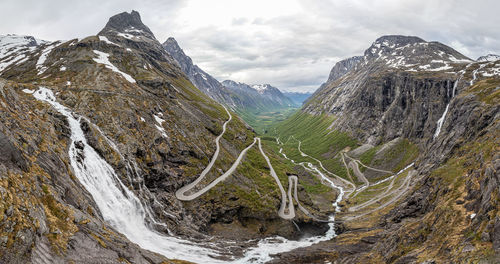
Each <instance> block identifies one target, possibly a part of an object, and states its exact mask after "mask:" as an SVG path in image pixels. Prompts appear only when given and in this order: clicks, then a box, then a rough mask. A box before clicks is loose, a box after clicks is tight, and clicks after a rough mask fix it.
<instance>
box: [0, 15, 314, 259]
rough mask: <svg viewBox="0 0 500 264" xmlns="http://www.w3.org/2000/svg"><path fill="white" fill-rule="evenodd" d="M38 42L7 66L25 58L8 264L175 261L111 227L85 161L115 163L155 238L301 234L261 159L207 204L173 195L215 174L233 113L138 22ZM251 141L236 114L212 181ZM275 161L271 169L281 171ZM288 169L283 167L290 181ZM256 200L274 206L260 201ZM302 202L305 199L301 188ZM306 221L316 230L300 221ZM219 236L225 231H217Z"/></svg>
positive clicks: (9, 162)
mask: <svg viewBox="0 0 500 264" xmlns="http://www.w3.org/2000/svg"><path fill="white" fill-rule="evenodd" d="M25 40H26V41H25ZM35 42H36V45H35V43H34V42H33V41H32V38H24V37H23V43H24V44H20V45H17V44H16V49H15V50H14V49H11V48H10V46H9V47H8V52H11V53H9V56H14V55H13V54H14V53H15V54H16V55H19V56H21V55H24V56H25V57H26V59H23V60H18V61H16V63H14V64H10V65H9V66H8V67H5V68H3V70H2V71H0V77H2V78H4V79H7V80H3V79H2V81H1V82H0V92H1V93H0V102H1V104H0V109H1V111H0V118H1V119H0V120H1V122H0V142H2V144H1V147H0V149H1V150H2V156H1V157H0V169H1V174H0V175H1V177H2V179H1V181H2V182H3V183H2V189H0V193H2V198H3V203H2V205H1V206H2V207H1V210H0V212H1V213H2V214H3V215H5V216H6V218H5V219H6V220H3V221H2V222H1V225H0V232H1V233H2V234H1V235H0V239H1V241H0V242H1V245H0V246H1V247H2V250H0V252H1V256H0V260H1V261H0V262H8V263H26V262H29V261H30V260H31V261H33V262H35V263H67V262H71V261H83V262H89V263H92V262H94V263H95V262H99V261H101V262H104V263H117V262H123V261H128V262H131V263H147V262H150V263H161V262H162V261H165V262H167V263H168V262H169V260H167V259H166V258H165V257H163V256H159V255H157V254H155V253H151V252H149V251H146V250H144V249H141V248H139V247H138V246H137V245H136V244H134V243H139V242H137V241H136V240H133V238H132V237H130V236H129V237H125V236H124V235H122V234H120V231H121V230H120V228H119V225H118V223H115V222H112V221H111V222H110V221H109V219H107V217H106V214H105V211H104V210H103V208H102V207H101V206H102V205H103V204H102V201H98V202H95V201H96V197H95V196H94V195H93V194H94V193H92V192H91V190H89V189H87V187H84V186H83V185H84V184H83V183H81V179H79V178H77V177H76V176H75V175H77V172H76V169H75V168H76V167H75V166H83V167H85V165H77V164H86V163H85V162H84V161H85V159H88V158H94V159H98V160H99V161H100V163H95V164H109V167H107V166H108V165H105V166H104V165H103V166H104V168H105V169H103V170H104V171H105V172H106V173H105V174H108V175H112V176H113V175H116V178H115V179H114V180H113V182H114V183H115V185H117V186H121V187H120V188H122V192H123V193H126V194H127V195H125V196H124V198H125V201H123V202H124V203H127V201H129V202H130V203H133V204H135V205H134V206H135V207H134V208H139V209H140V210H137V212H136V213H137V214H140V215H143V216H144V217H143V219H142V220H141V221H143V222H144V223H145V225H146V226H147V227H148V229H147V230H154V232H156V233H154V234H157V233H160V234H163V235H165V236H167V237H171V236H179V237H182V236H191V237H195V238H196V239H206V238H207V237H206V236H205V235H204V234H211V235H221V236H233V234H231V232H226V231H225V230H226V228H228V227H230V228H231V230H236V232H240V233H241V234H246V236H245V238H255V237H262V236H268V235H275V234H281V235H284V236H288V237H293V236H298V235H300V233H298V232H297V231H296V228H295V226H294V224H293V223H291V222H289V221H285V220H283V219H281V218H280V217H278V215H277V214H276V208H277V207H279V204H280V196H279V194H277V193H275V192H272V191H273V190H274V185H273V184H275V183H274V182H273V179H272V178H271V177H269V176H268V174H269V169H268V168H267V167H266V166H267V165H265V164H264V162H265V161H263V158H262V157H260V156H258V155H257V154H256V152H254V151H257V150H255V149H253V150H251V151H249V153H248V155H249V157H251V158H244V161H245V162H249V163H247V164H246V165H245V166H246V167H245V168H246V169H239V170H237V171H235V172H234V173H233V174H232V177H230V178H229V179H227V180H226V181H224V182H222V183H220V184H218V185H217V186H216V187H214V188H213V189H212V190H211V191H210V192H208V193H207V194H205V195H204V196H202V197H200V199H197V200H194V201H191V202H181V201H179V200H178V199H177V198H176V197H175V191H176V190H177V189H179V188H180V187H181V186H184V185H185V184H187V183H190V182H192V181H193V180H194V179H195V178H197V176H198V175H199V173H200V172H201V171H202V170H203V169H204V168H205V166H206V165H207V164H208V163H209V160H210V158H211V157H212V156H213V155H214V152H215V146H214V145H215V144H214V141H215V138H216V137H217V136H218V135H219V134H220V133H221V131H222V125H223V123H224V122H225V121H226V120H227V119H228V118H229V116H228V114H227V112H226V110H225V109H224V108H223V107H222V106H221V105H220V104H219V103H217V102H215V101H213V100H212V99H210V98H209V97H207V96H206V95H204V94H203V93H202V92H201V91H200V90H198V89H197V88H196V87H194V86H193V84H192V83H191V82H190V81H189V79H188V77H187V76H186V75H185V74H184V73H183V71H182V70H181V69H180V68H179V67H178V64H177V62H176V61H175V60H174V59H173V58H172V57H171V56H170V55H169V54H168V53H167V52H166V51H165V49H164V48H163V46H162V45H161V44H160V43H159V42H158V41H157V40H156V39H155V37H154V35H153V34H152V33H151V31H150V30H149V29H148V28H147V27H146V26H145V25H143V24H142V22H141V21H140V16H139V14H138V13H137V12H132V13H122V14H118V15H116V16H114V17H112V18H111V19H110V21H109V22H108V24H107V25H106V27H105V28H104V29H103V30H102V31H101V32H100V33H99V34H98V35H97V36H89V37H86V38H84V39H81V40H78V39H74V40H70V41H67V42H38V41H36V40H35ZM3 47H4V46H2V47H0V48H3ZM18 47H19V48H18ZM0 50H2V54H4V53H3V52H4V50H3V49H0ZM12 52H14V53H12ZM40 89H43V90H40ZM45 89H46V90H47V91H50V92H51V93H53V95H47V93H46V92H43V91H46V90H45ZM44 94H45V95H44ZM35 95H36V96H39V97H40V96H42V95H44V96H46V97H47V98H48V99H47V100H46V101H43V100H40V99H39V98H36V97H35ZM49 99H50V100H49ZM55 103H57V104H60V105H61V107H64V109H66V110H64V111H67V113H66V114H67V115H64V114H62V112H61V110H60V109H59V110H58V109H57V108H55V106H54V104H55ZM70 117H71V118H70ZM70 119H71V120H73V119H75V120H78V121H77V122H78V124H79V125H78V126H79V129H78V130H80V129H81V131H82V133H83V134H84V137H85V140H78V141H74V137H73V134H72V131H74V127H72V126H71V124H70V123H71V122H70V121H71V120H70ZM73 121H74V120H73ZM253 140H254V133H253V131H252V129H251V128H249V127H248V126H247V125H246V124H245V123H244V122H243V121H241V120H240V119H239V118H238V117H237V116H235V115H234V113H233V118H232V120H231V122H230V123H229V124H228V125H227V131H226V133H225V134H224V136H223V137H222V138H221V140H220V145H221V150H220V155H219V159H218V160H217V161H216V162H215V165H214V168H213V169H212V170H211V171H210V172H209V173H208V174H207V176H206V179H205V181H204V182H203V183H204V184H206V183H208V182H210V181H212V180H214V179H215V178H216V177H218V176H219V175H220V174H222V172H224V171H227V170H228V169H229V167H230V166H231V164H232V163H233V162H234V161H235V160H236V157H237V156H238V155H239V153H240V152H241V151H242V150H243V149H244V148H246V147H247V146H248V145H250V143H252V142H253ZM73 141H74V142H73ZM85 141H86V142H85ZM90 149H91V150H92V151H91V152H87V154H89V153H97V155H95V156H91V155H85V154H84V153H86V152H85V151H90ZM265 149H266V147H265ZM71 151H74V152H76V153H80V154H78V155H76V156H72V155H71V153H72V152H71ZM266 151H267V152H268V153H269V156H270V159H271V160H272V161H273V163H274V164H279V163H280V162H281V158H280V157H278V156H277V155H274V154H272V152H271V151H269V150H268V149H266ZM3 153H5V155H3ZM82 153H83V154H82ZM252 155H253V156H252ZM73 162H74V163H73ZM290 168H291V167H290V166H288V165H283V166H280V171H279V173H280V177H281V178H282V179H283V180H284V181H286V177H287V176H286V175H287V174H286V173H287V172H288V173H292V172H291V169H290ZM88 169H90V168H88ZM101 169H102V168H101ZM111 171H114V172H113V173H111ZM256 175H257V176H256ZM104 176H105V175H104V174H102V177H104ZM266 176H267V177H266ZM113 177H115V176H113ZM119 183H120V184H119ZM112 185H113V184H111V185H110V188H111V186H112ZM28 186H29V187H28ZM101 188H102V186H101ZM126 189H128V190H129V191H130V192H126V191H125V190H126ZM2 190H3V191H2ZM258 193H266V194H267V193H268V195H266V196H265V197H262V198H259V199H257V198H256V197H257V195H258ZM301 195H304V196H306V197H307V195H308V194H307V193H306V192H305V191H304V190H301ZM22 197H25V198H26V199H25V198H22ZM133 197H137V199H138V201H139V202H137V200H134V199H135V198H133ZM107 206H108V207H106V208H113V207H119V206H120V205H117V204H113V205H110V204H107ZM308 207H310V208H311V210H316V211H320V209H318V208H317V206H315V205H313V204H311V205H308ZM30 208H33V209H30ZM130 214H132V213H130ZM108 216H109V215H108ZM107 220H108V221H107ZM298 221H299V222H304V223H306V222H309V221H310V219H309V218H308V217H307V216H300V218H299V220H298ZM141 223H142V222H141ZM129 224H130V225H133V226H134V227H135V226H138V224H137V223H129ZM221 225H223V226H224V227H225V228H217V227H220V226H221ZM242 230H243V231H242ZM200 232H202V233H204V234H202V233H200ZM139 233H140V232H139ZM238 238H239V239H241V238H243V236H239V237H238ZM128 239H130V240H132V241H133V242H134V243H131V242H130V241H129V240H128ZM193 239H194V238H193ZM196 239H195V240H196ZM156 244H161V243H156ZM149 245H150V248H151V246H153V247H154V246H155V245H154V244H153V245H151V244H149ZM175 245H179V247H182V244H179V243H175ZM141 246H142V244H141ZM166 252H167V253H169V252H172V253H175V249H171V250H167V251H166Z"/></svg>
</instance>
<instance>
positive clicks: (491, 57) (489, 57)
mask: <svg viewBox="0 0 500 264" xmlns="http://www.w3.org/2000/svg"><path fill="white" fill-rule="evenodd" d="M497 60H500V55H496V54H488V55H486V56H481V57H479V58H477V60H476V61H479V62H482V61H497Z"/></svg>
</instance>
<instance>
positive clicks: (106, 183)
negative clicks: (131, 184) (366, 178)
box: [33, 87, 344, 263]
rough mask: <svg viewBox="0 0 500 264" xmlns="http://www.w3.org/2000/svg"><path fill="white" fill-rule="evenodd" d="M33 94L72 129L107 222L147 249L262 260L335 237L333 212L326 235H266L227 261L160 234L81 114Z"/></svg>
mask: <svg viewBox="0 0 500 264" xmlns="http://www.w3.org/2000/svg"><path fill="white" fill-rule="evenodd" d="M33 96H34V97H35V98H36V99H38V100H40V101H44V102H47V103H49V104H50V105H52V106H53V107H54V108H55V109H56V110H57V111H58V112H59V113H61V114H63V115H64V116H66V117H67V119H68V122H69V126H70V129H71V145H70V148H69V158H70V162H71V166H72V167H73V170H74V173H75V175H76V177H77V178H78V180H79V181H80V183H81V184H82V185H83V186H84V187H85V189H86V190H87V191H88V192H89V193H90V194H91V195H92V198H93V199H94V201H95V202H96V204H97V206H98V207H99V210H100V212H101V214H102V216H103V218H104V220H105V221H107V222H108V223H109V224H110V225H111V226H113V227H114V228H115V229H116V230H117V231H119V232H120V233H122V234H124V235H125V236H126V237H127V238H128V239H129V240H130V241H132V242H134V243H137V244H138V245H139V246H140V247H142V248H144V249H148V250H151V251H154V252H157V253H160V254H162V255H164V256H165V257H167V258H172V259H183V260H187V261H191V262H195V263H264V262H267V261H269V260H271V259H272V257H271V255H272V254H277V253H282V252H287V251H291V250H294V249H296V248H300V247H307V246H311V245H313V244H316V243H319V242H321V241H326V240H330V239H332V238H334V237H335V236H336V234H335V229H334V223H333V221H334V217H333V216H332V217H331V218H330V219H329V220H330V223H329V224H328V225H329V230H328V231H327V232H326V234H325V235H323V236H314V237H309V238H304V239H300V240H298V241H293V240H287V239H285V238H283V237H279V236H276V237H270V238H265V239H262V240H260V241H259V242H258V244H257V246H255V247H251V248H249V249H247V250H246V251H245V253H244V256H243V257H242V258H239V259H233V260H230V261H223V260H219V259H216V258H214V257H217V256H220V254H219V252H217V251H216V250H214V249H209V248H206V247H204V245H203V244H201V243H195V242H191V241H188V240H183V239H179V238H175V237H172V236H167V235H163V234H160V233H158V232H156V231H154V230H153V229H152V228H150V226H149V225H148V223H147V221H146V218H147V215H146V210H145V208H144V207H143V205H142V204H141V202H140V200H139V199H138V198H137V196H136V195H135V194H134V193H133V192H132V191H130V190H129V189H128V188H126V187H125V185H124V184H123V183H122V182H121V180H120V179H119V177H118V176H117V174H116V172H115V171H114V169H113V168H112V167H111V166H110V165H109V164H108V163H107V162H106V161H105V160H104V159H102V158H101V157H100V156H99V155H98V154H97V152H96V151H95V150H94V149H93V148H92V147H91V146H90V145H89V144H88V143H87V140H86V138H85V135H84V133H83V131H82V129H81V127H80V119H81V117H80V116H78V115H76V114H74V113H72V112H71V110H70V109H69V108H67V107H65V106H63V105H61V104H59V103H58V102H57V101H56V98H55V96H54V94H53V93H52V91H51V90H49V89H47V88H43V87H40V88H39V89H38V90H37V91H35V92H34V93H33ZM316 170H317V168H316ZM320 175H321V173H320ZM325 180H327V181H328V182H329V183H330V184H332V186H334V187H335V188H338V189H339V190H340V195H339V196H338V197H337V200H336V201H335V203H334V205H336V204H337V203H338V202H339V201H340V200H341V199H342V196H343V194H344V192H343V189H342V188H341V187H337V186H335V185H334V184H333V182H331V181H330V180H329V179H328V178H326V177H325Z"/></svg>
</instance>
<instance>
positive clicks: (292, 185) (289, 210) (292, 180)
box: [175, 106, 328, 222]
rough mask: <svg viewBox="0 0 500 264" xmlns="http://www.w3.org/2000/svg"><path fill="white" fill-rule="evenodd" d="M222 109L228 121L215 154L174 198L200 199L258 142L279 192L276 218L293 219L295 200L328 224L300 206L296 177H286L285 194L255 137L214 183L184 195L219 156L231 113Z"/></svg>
mask: <svg viewBox="0 0 500 264" xmlns="http://www.w3.org/2000/svg"><path fill="white" fill-rule="evenodd" d="M223 107H224V106H223ZM224 109H225V110H226V112H227V114H228V115H229V119H228V120H227V121H226V122H224V125H223V126H222V133H221V134H220V135H219V136H217V137H216V138H215V145H216V150H215V153H214V155H213V157H212V159H211V160H210V163H209V164H208V165H207V167H205V169H204V170H203V171H202V172H201V173H200V176H198V178H196V180H194V181H193V182H191V183H190V184H187V185H185V186H183V187H181V188H180V189H179V190H177V191H176V192H175V196H176V197H177V199H179V200H181V201H192V200H194V199H196V198H198V197H200V196H201V195H203V194H204V193H206V192H208V191H209V190H210V189H212V188H213V187H214V186H216V185H217V184H218V183H219V182H221V181H224V180H225V179H226V178H227V177H229V176H230V175H231V174H232V173H233V172H234V171H235V170H236V168H237V167H238V165H239V164H240V163H241V160H242V159H243V157H244V156H245V155H246V153H247V151H248V150H249V149H250V148H252V147H253V146H254V145H255V143H257V142H258V146H259V150H260V153H261V154H262V156H263V157H264V159H265V160H266V162H267V165H268V166H269V170H270V174H271V176H272V177H273V178H274V179H275V181H276V184H277V185H278V188H279V190H280V192H281V204H280V208H279V210H278V216H279V217H281V218H283V219H286V220H290V219H293V218H295V206H294V203H293V200H294V199H295V202H296V203H297V207H298V208H299V210H300V211H302V212H303V213H304V214H306V215H307V216H309V217H311V218H312V219H314V220H316V221H322V222H328V221H324V220H319V219H318V218H316V217H315V216H313V215H312V214H311V213H310V212H309V211H308V210H307V209H305V208H304V207H303V206H302V205H301V204H300V201H299V197H298V194H297V185H298V178H297V176H295V175H291V176H289V177H288V192H285V189H284V188H283V185H282V184H281V181H280V179H279V178H278V175H277V174H276V171H275V170H274V168H273V165H272V164H271V161H270V159H269V157H268V156H267V155H266V153H265V152H264V150H263V149H262V144H261V140H260V138H258V137H255V138H254V141H253V142H252V144H250V145H249V146H248V147H246V148H245V149H244V150H242V151H241V153H240V155H239V156H238V158H237V159H236V160H235V161H234V163H233V164H232V166H231V167H230V168H229V169H228V170H227V171H226V172H225V173H223V174H222V175H221V176H219V177H217V178H216V179H215V180H214V181H212V182H211V183H209V184H208V185H206V186H205V187H203V188H201V189H200V190H198V191H196V192H194V193H191V194H186V193H187V192H189V191H191V190H192V189H193V188H195V187H196V185H198V184H199V183H200V182H201V181H202V180H203V178H204V177H205V176H206V174H207V173H208V172H209V171H210V170H211V169H212V167H213V165H214V164H215V161H216V160H217V158H218V156H219V152H220V143H219V141H220V139H221V137H222V136H223V135H224V133H225V132H226V127H227V124H228V123H229V122H230V121H231V119H232V116H231V113H230V112H229V111H228V110H227V108H226V107H224ZM277 142H279V139H277ZM292 190H293V195H292ZM287 205H288V206H287Z"/></svg>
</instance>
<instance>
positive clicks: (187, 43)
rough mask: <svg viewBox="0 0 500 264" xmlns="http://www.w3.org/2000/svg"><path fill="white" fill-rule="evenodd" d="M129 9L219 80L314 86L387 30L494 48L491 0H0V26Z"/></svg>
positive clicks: (54, 23)
mask: <svg viewBox="0 0 500 264" xmlns="http://www.w3.org/2000/svg"><path fill="white" fill-rule="evenodd" d="M132 9H133V10H137V11H139V12H140V13H141V16H142V20H143V22H144V23H145V24H146V25H147V26H149V28H150V29H151V30H152V31H153V33H155V35H156V38H157V39H158V40H159V41H160V42H163V41H165V40H166V39H167V38H168V37H170V36H172V37H174V38H176V39H177V41H178V42H179V45H180V46H181V47H182V48H183V49H184V51H185V52H186V54H187V55H189V56H190V57H191V58H192V59H193V61H194V63H195V64H198V65H199V66H200V67H201V68H202V69H204V70H205V71H206V72H208V73H210V74H211V75H213V76H214V77H215V78H217V79H219V80H220V81H222V80H225V79H232V80H235V81H240V82H245V83H249V84H254V83H270V84H272V85H274V86H277V87H278V88H280V89H282V90H292V91H314V90H315V89H316V88H317V87H318V86H319V85H320V84H321V83H323V82H324V81H326V79H327V77H328V73H329V71H330V69H331V68H332V66H333V65H334V64H335V62H337V61H338V60H341V59H343V58H347V57H351V56H354V55H361V54H362V53H363V51H364V50H365V49H366V48H368V47H369V46H370V44H371V43H372V42H373V41H374V40H375V39H376V38H378V37H380V36H382V35H387V34H402V35H415V36H419V37H422V38H424V39H425V40H428V41H431V40H434V41H440V42H442V43H444V44H447V45H450V46H452V47H453V48H455V49H457V50H458V51H460V52H462V53H463V54H464V55H466V56H469V57H470V58H473V59H476V58H477V57H478V56H481V55H484V54H487V53H497V54H499V53H500V14H499V11H500V1H498V0H474V1H472V0H439V1H438V0H434V1H431V0H371V1H370V0H349V1H347V0H249V1H241V0H220V1H218V0H211V1H209V0H184V1H181V0H141V1H132V0H106V1H103V0H84V1H82V0H80V1H68V0H1V2H0V34H8V33H15V34H24V35H33V36H35V37H38V38H41V39H46V40H58V39H71V38H75V37H85V36H89V35H95V34H96V33H97V32H99V31H100V30H101V28H103V27H104V25H105V24H106V22H107V20H108V18H109V17H110V16H112V15H114V14H117V13H120V12H123V11H128V12H130V11H131V10H132Z"/></svg>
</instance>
